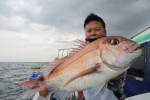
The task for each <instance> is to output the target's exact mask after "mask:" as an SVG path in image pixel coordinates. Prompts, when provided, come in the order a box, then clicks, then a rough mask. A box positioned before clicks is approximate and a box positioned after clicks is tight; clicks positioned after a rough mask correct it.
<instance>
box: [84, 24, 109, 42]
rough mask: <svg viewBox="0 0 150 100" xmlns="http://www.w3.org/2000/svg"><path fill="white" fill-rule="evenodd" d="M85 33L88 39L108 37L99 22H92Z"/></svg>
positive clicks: (85, 29)
mask: <svg viewBox="0 0 150 100" xmlns="http://www.w3.org/2000/svg"><path fill="white" fill-rule="evenodd" d="M84 31H85V36H86V39H96V38H101V37H103V36H106V30H105V29H104V27H103V26H102V24H101V23H100V22H98V21H91V22H89V23H88V24H86V26H85V28H84Z"/></svg>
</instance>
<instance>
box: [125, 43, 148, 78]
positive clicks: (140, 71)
mask: <svg viewBox="0 0 150 100" xmlns="http://www.w3.org/2000/svg"><path fill="white" fill-rule="evenodd" d="M141 49H142V54H141V55H140V57H139V58H137V59H136V60H135V61H134V62H133V63H132V65H131V67H130V69H128V70H127V76H128V77H131V78H134V79H136V80H140V81H144V80H145V70H146V68H145V63H146V62H145V51H146V43H143V44H141Z"/></svg>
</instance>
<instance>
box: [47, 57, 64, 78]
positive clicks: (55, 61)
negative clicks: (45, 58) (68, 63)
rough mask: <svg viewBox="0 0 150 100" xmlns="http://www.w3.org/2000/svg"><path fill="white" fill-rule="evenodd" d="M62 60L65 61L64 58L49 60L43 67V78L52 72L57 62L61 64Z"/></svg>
mask: <svg viewBox="0 0 150 100" xmlns="http://www.w3.org/2000/svg"><path fill="white" fill-rule="evenodd" d="M63 61H65V58H64V59H58V60H54V61H53V62H50V63H49V64H48V65H47V66H46V67H45V69H44V78H47V77H48V75H49V74H50V73H51V72H52V70H53V69H54V68H55V67H57V66H58V65H59V64H61V63H62V62H63Z"/></svg>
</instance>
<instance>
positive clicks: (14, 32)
mask: <svg viewBox="0 0 150 100" xmlns="http://www.w3.org/2000/svg"><path fill="white" fill-rule="evenodd" d="M90 13H95V14H97V15H98V16H100V17H102V18H103V19H104V21H105V23H106V30H107V35H108V36H110V35H111V36H112V35H113V36H116V35H119V36H124V37H126V38H130V37H131V36H133V35H135V34H136V33H138V32H140V31H141V30H143V29H145V28H147V27H149V26H150V0H0V62H50V61H52V60H54V58H55V57H57V56H58V49H61V48H70V47H72V45H73V44H74V42H73V41H74V40H76V39H81V40H84V28H83V23H84V20H85V18H86V16H87V15H88V14H90Z"/></svg>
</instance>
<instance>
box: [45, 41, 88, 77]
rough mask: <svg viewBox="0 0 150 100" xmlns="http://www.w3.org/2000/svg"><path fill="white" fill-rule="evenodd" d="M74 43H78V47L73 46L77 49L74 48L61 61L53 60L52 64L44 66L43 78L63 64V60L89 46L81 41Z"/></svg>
mask: <svg viewBox="0 0 150 100" xmlns="http://www.w3.org/2000/svg"><path fill="white" fill-rule="evenodd" d="M75 42H76V43H79V44H78V45H77V44H75V46H78V47H77V48H74V49H73V50H72V51H70V52H69V54H68V55H67V56H65V57H63V58H61V59H58V60H54V61H53V62H51V63H49V64H48V65H47V66H46V68H45V69H44V78H47V77H48V75H49V74H50V73H51V72H52V70H53V69H54V68H56V67H57V66H59V65H60V64H61V63H62V62H64V61H65V60H67V59H69V58H70V57H72V56H73V55H75V54H76V53H78V52H79V51H80V50H81V49H82V48H84V47H85V46H87V45H88V44H89V42H84V41H81V40H76V41H75Z"/></svg>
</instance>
